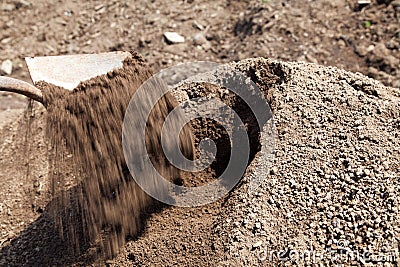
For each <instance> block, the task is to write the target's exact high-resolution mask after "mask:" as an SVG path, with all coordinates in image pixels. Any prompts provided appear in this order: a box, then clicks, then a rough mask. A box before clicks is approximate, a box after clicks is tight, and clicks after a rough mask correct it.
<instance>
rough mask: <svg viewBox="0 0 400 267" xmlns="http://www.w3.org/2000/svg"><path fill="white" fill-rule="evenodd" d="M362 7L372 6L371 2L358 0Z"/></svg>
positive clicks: (369, 0)
mask: <svg viewBox="0 0 400 267" xmlns="http://www.w3.org/2000/svg"><path fill="white" fill-rule="evenodd" d="M357 3H358V4H359V5H360V6H366V5H369V4H371V0H358V2H357Z"/></svg>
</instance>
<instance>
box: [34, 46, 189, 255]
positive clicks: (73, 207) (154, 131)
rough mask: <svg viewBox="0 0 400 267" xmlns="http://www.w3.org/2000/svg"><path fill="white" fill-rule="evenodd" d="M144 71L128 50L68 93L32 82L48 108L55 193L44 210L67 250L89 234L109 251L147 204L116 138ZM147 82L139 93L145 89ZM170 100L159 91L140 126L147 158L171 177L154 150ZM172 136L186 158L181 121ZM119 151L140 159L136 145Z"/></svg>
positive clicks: (88, 240)
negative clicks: (118, 62)
mask: <svg viewBox="0 0 400 267" xmlns="http://www.w3.org/2000/svg"><path fill="white" fill-rule="evenodd" d="M150 76H151V71H150V70H149V68H148V66H146V64H145V63H144V60H143V58H142V57H141V56H140V55H138V54H137V53H133V54H132V58H129V59H127V60H126V61H125V62H124V67H123V68H122V69H121V70H116V71H113V72H112V73H108V74H106V75H102V76H99V77H96V78H94V79H92V80H89V81H87V82H84V83H83V84H80V85H79V86H78V87H77V88H76V89H74V91H73V92H72V93H71V92H69V91H68V90H65V89H63V88H59V87H56V86H52V85H50V84H46V83H40V84H38V85H37V86H38V87H39V88H40V89H41V90H42V91H43V95H44V105H45V106H46V107H47V111H48V118H47V130H46V132H47V138H48V139H49V140H50V145H51V147H52V149H53V150H54V156H53V157H52V158H51V164H50V166H51V170H50V173H51V174H52V175H51V177H50V179H51V187H52V194H53V196H55V197H56V200H55V201H53V203H52V205H51V206H50V207H49V208H48V209H49V212H50V213H51V215H52V216H53V217H54V220H55V224H56V226H57V227H58V228H59V231H60V235H61V237H62V238H63V240H65V243H66V244H67V246H69V247H70V248H71V251H72V253H74V252H75V253H78V254H79V252H80V251H81V250H85V249H87V246H88V245H89V244H92V243H95V241H96V240H97V242H98V243H100V245H101V247H103V254H105V255H107V256H108V257H109V256H112V255H115V254H116V253H117V252H118V249H119V247H120V246H121V245H123V244H124V242H125V238H126V237H127V236H136V235H137V234H138V232H139V230H140V228H141V225H142V222H143V221H144V218H142V215H143V214H142V212H143V210H145V209H148V208H149V207H151V206H154V205H155V202H154V201H153V200H152V199H151V198H150V197H149V196H148V195H147V194H146V193H145V192H143V191H142V190H141V189H140V187H139V186H138V185H137V184H136V183H135V181H134V180H133V178H132V176H131V175H130V172H129V170H128V168H127V165H126V162H125V158H124V153H123V149H122V139H121V136H122V123H123V120H124V116H125V111H126V109H127V106H128V104H129V101H130V99H131V98H132V96H133V94H134V93H135V92H136V90H137V89H138V88H139V86H140V85H141V84H142V83H143V82H144V81H145V80H147V79H148V78H149V77H150ZM150 89H151V88H150ZM150 89H149V93H148V95H147V97H150V95H151V94H153V93H152V92H150V91H152V90H150ZM142 103H147V102H145V101H143V102H142ZM143 105H144V104H143ZM176 105H177V103H176V101H175V100H174V98H173V97H172V96H171V95H170V94H166V95H165V97H163V98H162V99H161V100H160V101H159V102H158V103H157V105H155V106H154V108H153V110H152V112H151V113H150V116H149V120H148V121H147V129H146V133H147V134H146V144H147V150H148V153H149V155H150V158H151V160H152V162H153V164H154V165H155V166H156V168H157V171H158V172H159V173H160V174H162V175H163V176H164V177H165V178H167V179H169V180H171V181H176V180H179V179H180V174H179V170H178V169H176V168H174V167H173V166H170V165H167V160H166V159H164V156H163V154H162V153H161V154H160V151H162V147H161V128H162V124H161V123H162V121H164V120H165V118H166V116H167V115H168V113H169V112H170V111H171V110H172V109H173V108H174V107H175V106H176ZM135 116H138V114H135ZM128 119H129V118H128ZM180 138H181V149H182V151H183V153H184V155H185V156H186V157H188V158H191V157H192V156H193V141H192V136H191V133H190V129H189V128H188V127H186V128H184V130H183V131H182V132H181V135H180ZM135 141H136V140H133V141H132V140H131V141H130V142H135ZM130 146H132V144H131V145H130ZM65 150H66V151H68V152H70V153H71V156H72V158H73V160H72V164H73V166H74V168H73V170H74V172H73V174H74V179H73V180H72V181H71V180H70V179H65V177H64V173H63V172H64V165H65V163H64V152H63V151H65ZM127 153H134V155H136V158H140V155H141V153H143V152H141V151H130V152H129V150H128V152H127ZM144 175H146V174H144ZM148 179H151V177H148ZM152 184H154V186H155V187H160V186H161V185H159V184H156V183H155V182H152ZM157 190H159V191H162V190H163V189H162V188H157ZM60 192H61V193H60ZM100 234H101V235H100Z"/></svg>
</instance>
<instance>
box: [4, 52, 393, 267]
mask: <svg viewBox="0 0 400 267" xmlns="http://www.w3.org/2000/svg"><path fill="white" fill-rule="evenodd" d="M231 66H233V67H235V68H236V69H238V70H240V71H242V72H244V73H246V74H247V75H248V76H249V77H251V79H252V80H253V81H254V82H255V83H257V85H258V86H259V87H260V88H261V89H262V91H263V93H264V95H265V96H266V98H267V99H268V101H269V102H270V103H271V108H272V111H273V115H274V118H273V119H274V122H275V125H276V129H277V132H278V136H277V140H276V142H277V147H276V152H275V160H274V165H273V166H268V165H266V164H265V162H267V161H268V160H267V159H266V158H264V157H265V156H267V155H266V154H265V153H263V151H262V150H261V151H260V152H257V151H258V149H257V147H261V148H262V146H259V144H258V143H257V142H255V143H254V144H255V145H254V147H255V148H256V149H255V158H254V160H253V161H252V162H251V164H250V168H248V170H247V172H246V174H245V176H244V177H243V180H242V182H241V184H240V185H238V186H237V187H236V188H235V190H234V191H233V192H231V193H230V194H229V195H228V196H227V197H226V198H225V199H222V200H220V201H218V202H215V203H212V204H208V205H205V206H201V207H197V208H178V207H170V208H168V209H162V210H157V212H155V213H154V211H155V210H154V209H153V210H152V209H150V210H145V211H144V213H145V215H146V217H147V218H146V223H145V224H144V225H143V229H142V231H141V232H140V234H139V235H136V236H135V237H131V238H128V242H127V243H125V245H123V246H122V247H121V251H120V252H119V253H118V254H117V256H116V257H114V258H113V259H112V260H108V261H106V262H104V261H101V260H100V261H99V260H98V259H96V258H94V257H93V255H95V254H96V253H97V252H96V251H93V248H89V249H87V250H86V251H85V252H84V253H83V254H82V255H81V256H79V257H71V255H70V254H68V252H67V250H66V249H65V245H63V243H62V241H61V239H60V237H59V236H58V235H57V234H54V229H56V228H54V226H53V225H52V223H51V220H50V219H49V218H48V214H46V212H45V213H43V214H42V215H41V216H40V217H39V218H37V219H36V220H35V221H33V222H31V223H30V224H29V226H27V227H26V226H24V225H19V226H14V232H15V234H14V235H13V237H12V238H11V242H9V240H6V241H5V243H4V245H3V248H2V250H1V253H0V255H1V263H2V264H3V263H4V264H6V263H8V264H9V265H32V264H47V265H90V264H106V265H109V266H132V265H134V266H135V265H145V266H153V265H164V266H176V265H186V266H187V265H192V266H198V265H210V266H211V265H212V266H215V265H219V266H231V265H242V266H248V265H256V264H260V265H266V266H268V265H272V264H277V263H289V261H291V262H292V263H297V264H299V265H303V264H305V263H307V262H308V263H313V260H314V263H316V264H318V263H322V264H324V265H334V264H335V263H340V262H341V261H342V262H343V259H342V258H341V259H339V258H338V257H339V256H338V255H340V253H342V254H343V251H345V252H346V251H347V252H348V253H350V252H352V253H353V254H354V255H356V253H357V252H359V255H360V256H359V257H358V258H356V257H357V256H354V257H353V258H351V257H350V256H349V257H348V259H347V261H346V262H345V264H350V263H353V264H362V263H365V262H372V263H377V262H378V260H379V259H378V258H377V255H383V256H385V258H384V259H385V260H386V262H388V263H393V264H394V262H395V261H396V260H398V258H396V255H398V242H399V241H400V236H399V232H400V231H399V230H400V225H399V221H400V220H399V219H400V217H399V216H400V212H399V210H398V206H399V203H400V192H399V188H400V187H399V181H398V177H399V172H398V170H399V161H398V159H399V158H400V155H399V154H400V150H399V147H400V146H399V142H398V140H399V139H398V137H399V134H400V127H399V120H398V118H399V113H398V112H399V110H400V107H399V100H400V92H399V91H398V90H397V89H394V88H388V87H384V86H383V85H382V84H380V83H379V82H376V81H374V80H372V79H369V78H367V77H365V76H363V75H361V74H353V73H350V72H346V71H343V70H340V69H336V68H332V67H330V68H327V67H322V66H318V65H314V64H305V63H283V62H279V61H272V60H266V59H262V58H259V59H249V60H244V61H241V62H238V63H233V64H232V65H231ZM266 77H268V78H266ZM180 90H181V93H184V94H186V95H187V97H188V98H191V97H195V96H198V95H213V97H221V99H222V100H224V99H223V96H224V94H222V93H221V92H222V91H221V90H220V89H218V88H210V87H207V86H201V85H198V84H196V85H191V86H188V87H182V88H180ZM225 101H228V102H229V101H232V102H231V103H234V101H233V99H228V100H227V99H225ZM36 119H37V120H38V121H39V122H40V121H42V122H43V118H42V117H40V116H36ZM36 119H35V118H34V119H33V122H32V123H33V124H32V125H33V126H35V127H36V128H34V129H38V128H37V123H38V122H35V121H36ZM250 121H251V120H250ZM208 124H210V123H209V122H204V124H199V125H202V126H204V125H208ZM211 125H212V126H213V124H211ZM194 126H195V127H196V125H194ZM33 132H34V133H35V134H36V135H35V136H36V138H37V139H36V140H38V139H40V138H43V137H40V135H39V133H40V132H41V131H40V130H33ZM194 133H195V135H196V137H195V139H196V140H198V139H202V138H203V137H204V135H208V134H209V133H208V132H207V131H206V130H204V129H203V128H202V127H197V128H195V131H194ZM3 134H4V136H7V135H8V136H13V135H15V136H16V137H17V136H18V134H17V129H14V130H12V128H11V129H9V130H7V131H4V132H3ZM217 137H218V136H217ZM256 139H257V138H256ZM257 140H259V142H260V143H261V144H262V143H263V142H265V136H263V131H262V130H261V129H260V136H258V139H257ZM22 142H23V138H19V139H15V140H14V142H13V143H14V146H15V144H17V145H18V149H15V148H11V147H10V146H7V145H5V146H4V145H3V147H4V149H3V150H2V151H5V152H7V151H8V152H7V153H10V154H11V152H10V151H11V149H14V150H13V151H14V153H15V154H16V155H20V156H19V158H18V159H16V160H17V162H23V161H22V160H23V156H22V155H23V151H22V148H23V145H22ZM32 150H33V151H35V153H37V152H38V151H39V149H36V148H33V149H32ZM85 153H86V152H85ZM35 155H36V157H38V158H41V159H43V155H40V154H39V155H37V154H35ZM73 161H75V159H74V158H73V157H67V156H66V157H65V160H64V164H65V163H66V164H72V162H73ZM14 163H15V161H14V162H12V161H11V159H9V158H6V157H5V158H3V159H2V166H5V167H7V168H8V169H9V170H10V171H7V172H8V173H13V171H12V170H15V166H14V165H13V164H14ZM13 168H14V169H13ZM36 169H42V170H43V166H40V165H33V166H31V172H37V170H36ZM82 170H83V171H85V170H84V169H82ZM19 175H21V172H20V171H19V172H18V173H17V172H15V174H11V176H10V175H6V174H5V173H3V174H2V177H7V178H8V183H10V184H11V183H12V181H10V178H9V177H15V178H14V179H17V178H19ZM261 176H263V177H265V180H264V182H263V184H262V185H261V186H260V188H258V189H257V190H255V191H251V190H249V187H250V183H249V182H250V181H251V180H252V179H255V177H261ZM33 178H34V177H30V178H29V179H31V180H30V181H27V182H28V183H31V182H32V180H33ZM205 178H207V177H205ZM211 178H212V177H211ZM40 179H41V180H40V181H41V182H43V181H48V178H47V177H42V178H40ZM70 179H71V178H70ZM4 180H5V181H7V179H4ZM5 185H6V184H5ZM195 185H196V184H195ZM47 188H50V187H49V186H47ZM18 190H19V189H18V187H16V188H15V191H16V193H18V192H19V193H18V194H19V195H18V196H19V198H20V199H22V203H25V201H27V198H26V197H24V192H23V191H22V192H21V191H18ZM10 198H11V197H10ZM11 199H12V198H11ZM28 199H29V198H28ZM6 200H7V203H9V202H10V203H11V201H8V197H6ZM55 201H56V202H55V203H57V200H55ZM24 205H26V204H23V205H22V206H23V207H25V206H24ZM49 205H51V203H50V204H49ZM10 207H12V210H13V212H14V210H15V216H14V215H7V214H6V212H0V215H1V216H2V217H1V218H4V220H8V221H12V220H14V219H16V218H20V217H19V216H20V215H19V212H20V211H23V208H21V207H18V205H14V206H11V205H10ZM21 213H22V212H21ZM24 214H26V219H24V217H21V218H22V219H21V220H22V221H24V222H25V223H29V221H28V219H29V218H36V217H37V215H35V214H34V213H31V214H27V213H24ZM7 216H8V217H7ZM35 216H36V217H35ZM111 225H112V224H111ZM5 229H6V232H10V231H11V230H10V228H5ZM365 251H366V252H368V253H370V254H363V252H365ZM307 252H311V253H315V255H314V254H312V255H311V256H315V258H311V260H307V259H306V260H304V259H302V258H300V259H299V258H296V257H297V256H296V255H299V256H301V253H307ZM323 252H325V254H324V255H325V256H324V255H322V256H321V253H323ZM279 253H280V254H279ZM296 253H297V254H296ZM316 253H319V254H316ZM396 253H397V254H396ZM65 255H67V256H65ZM271 255H272V256H271ZM288 255H290V258H289V257H288ZM362 255H369V258H368V257H364V256H362ZM391 255H393V256H392V257H391ZM306 256H307V255H306ZM335 256H336V257H335ZM321 257H323V258H321ZM333 257H335V258H333ZM310 261H311V262H310ZM315 261H316V262H315Z"/></svg>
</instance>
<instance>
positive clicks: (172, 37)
mask: <svg viewBox="0 0 400 267" xmlns="http://www.w3.org/2000/svg"><path fill="white" fill-rule="evenodd" d="M164 38H165V40H166V41H167V43H169V44H178V43H184V42H185V37H183V36H182V35H180V34H179V33H176V32H165V33H164Z"/></svg>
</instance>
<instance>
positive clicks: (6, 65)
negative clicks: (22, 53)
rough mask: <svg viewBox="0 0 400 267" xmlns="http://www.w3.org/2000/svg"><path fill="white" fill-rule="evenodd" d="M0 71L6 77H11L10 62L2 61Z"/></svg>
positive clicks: (11, 68)
mask: <svg viewBox="0 0 400 267" xmlns="http://www.w3.org/2000/svg"><path fill="white" fill-rule="evenodd" d="M0 70H1V72H3V73H4V74H6V75H11V73H12V70H13V64H12V61H11V60H9V59H7V60H5V61H3V63H1V66H0Z"/></svg>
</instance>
